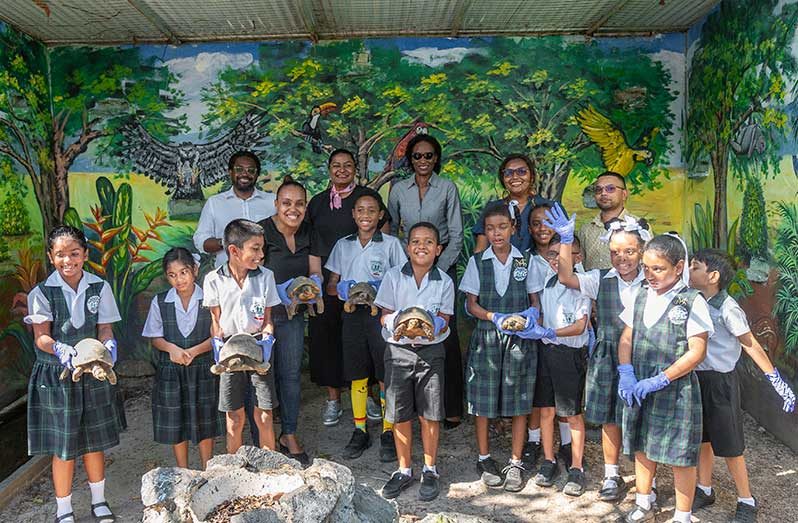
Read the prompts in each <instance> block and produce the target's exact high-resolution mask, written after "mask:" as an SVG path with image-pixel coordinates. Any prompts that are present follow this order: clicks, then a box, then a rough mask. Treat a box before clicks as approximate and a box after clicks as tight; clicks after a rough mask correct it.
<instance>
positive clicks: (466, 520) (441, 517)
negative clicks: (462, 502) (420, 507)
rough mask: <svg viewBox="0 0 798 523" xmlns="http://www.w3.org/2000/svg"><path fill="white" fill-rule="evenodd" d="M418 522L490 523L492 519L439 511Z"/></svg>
mask: <svg viewBox="0 0 798 523" xmlns="http://www.w3.org/2000/svg"><path fill="white" fill-rule="evenodd" d="M418 523H490V520H488V519H483V518H480V517H477V516H470V515H468V514H460V513H458V512H439V513H437V514H428V515H427V517H425V518H424V519H422V520H421V521H419V522H418Z"/></svg>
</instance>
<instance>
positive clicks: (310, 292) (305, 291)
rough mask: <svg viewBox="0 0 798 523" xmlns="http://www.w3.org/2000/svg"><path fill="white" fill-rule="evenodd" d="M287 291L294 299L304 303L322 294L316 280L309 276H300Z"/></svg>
mask: <svg viewBox="0 0 798 523" xmlns="http://www.w3.org/2000/svg"><path fill="white" fill-rule="evenodd" d="M286 293H287V294H288V297H289V298H291V299H292V300H296V301H298V302H303V303H304V302H308V301H310V300H315V299H317V298H318V297H319V296H321V289H320V288H319V286H318V284H317V283H316V282H315V281H313V280H311V279H310V278H308V277H307V276H298V277H296V278H294V281H293V282H291V285H289V286H288V289H287V290H286Z"/></svg>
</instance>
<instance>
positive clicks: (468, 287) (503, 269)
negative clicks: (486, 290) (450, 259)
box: [460, 246, 545, 296]
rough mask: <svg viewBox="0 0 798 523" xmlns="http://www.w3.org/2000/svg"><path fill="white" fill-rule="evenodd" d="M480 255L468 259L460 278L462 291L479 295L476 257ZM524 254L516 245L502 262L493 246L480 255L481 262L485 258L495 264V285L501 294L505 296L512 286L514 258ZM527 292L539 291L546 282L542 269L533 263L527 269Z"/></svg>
mask: <svg viewBox="0 0 798 523" xmlns="http://www.w3.org/2000/svg"><path fill="white" fill-rule="evenodd" d="M477 256H478V255H476V254H475V255H474V256H471V258H469V259H468V265H467V266H466V270H465V273H464V274H463V278H462V279H461V280H460V290H461V291H462V292H467V293H468V294H473V295H474V296H479V287H480V285H479V283H480V282H479V267H477V260H476V257H477ZM522 257H523V254H521V251H519V250H518V249H517V248H515V246H513V247H512V248H511V249H510V255H509V256H507V261H506V262H505V263H502V262H500V261H499V259H498V258H497V257H496V253H495V252H493V247H489V248H488V249H486V250H485V251H483V252H482V255H481V257H480V260H479V261H480V263H481V262H482V261H483V260H491V262H492V264H493V287H494V288H495V289H496V292H497V293H498V294H499V296H504V293H506V292H507V287H509V286H510V276H513V277H515V276H516V275H515V274H512V272H513V258H522ZM530 265H533V263H532V260H531V257H530ZM525 279H526V292H527V294H532V293H535V292H539V291H540V290H541V289H542V288H543V285H544V284H545V282H544V281H542V278H541V276H540V271H539V270H537V266H536V265H533V266H532V267H529V268H528V269H527V271H526V277H525Z"/></svg>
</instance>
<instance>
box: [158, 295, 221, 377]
mask: <svg viewBox="0 0 798 523" xmlns="http://www.w3.org/2000/svg"><path fill="white" fill-rule="evenodd" d="M168 293H169V291H165V292H162V293H160V294H158V309H160V311H161V321H162V322H163V337H164V339H165V340H166V341H168V342H169V343H174V344H175V345H177V346H178V347H180V348H181V349H190V348H191V347H193V346H195V345H198V344H200V343H202V342H203V341H205V340H207V339H208V338H210V336H211V334H210V333H211V313H210V311H209V310H208V309H207V308H205V307H203V306H202V300H200V301H199V302H197V322H196V323H195V324H194V329H193V330H192V331H191V334H189V335H188V336H183V333H182V332H180V329H179V328H178V326H177V314H176V312H175V303H174V302H168V301H166V295H167V294H168ZM176 299H180V298H179V297H177V298H176ZM155 353H156V359H157V360H158V362H159V363H166V362H169V361H170V359H169V354H168V353H167V352H164V351H160V350H159V351H155ZM210 354H211V353H210V352H208V353H207V354H203V355H201V356H199V358H202V359H208V358H209V357H210ZM195 361H196V360H195Z"/></svg>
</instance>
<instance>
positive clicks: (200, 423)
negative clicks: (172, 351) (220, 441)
mask: <svg viewBox="0 0 798 523" xmlns="http://www.w3.org/2000/svg"><path fill="white" fill-rule="evenodd" d="M212 364H213V359H212V358H211V356H210V353H207V354H203V355H201V356H200V357H198V358H197V359H195V360H194V361H192V362H191V365H189V366H185V365H177V364H175V363H172V362H171V361H166V362H164V361H161V362H158V367H157V369H156V371H155V381H154V383H153V387H152V430H153V436H154V439H155V441H156V442H157V443H164V444H166V445H176V444H178V443H181V442H183V441H191V442H192V443H194V444H196V443H199V442H200V441H202V440H204V439H208V438H213V437H216V436H219V435H221V434H223V433H224V414H223V413H222V412H219V409H218V405H219V377H218V376H216V375H214V374H213V373H212V372H211V370H210V369H211V365H212Z"/></svg>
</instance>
